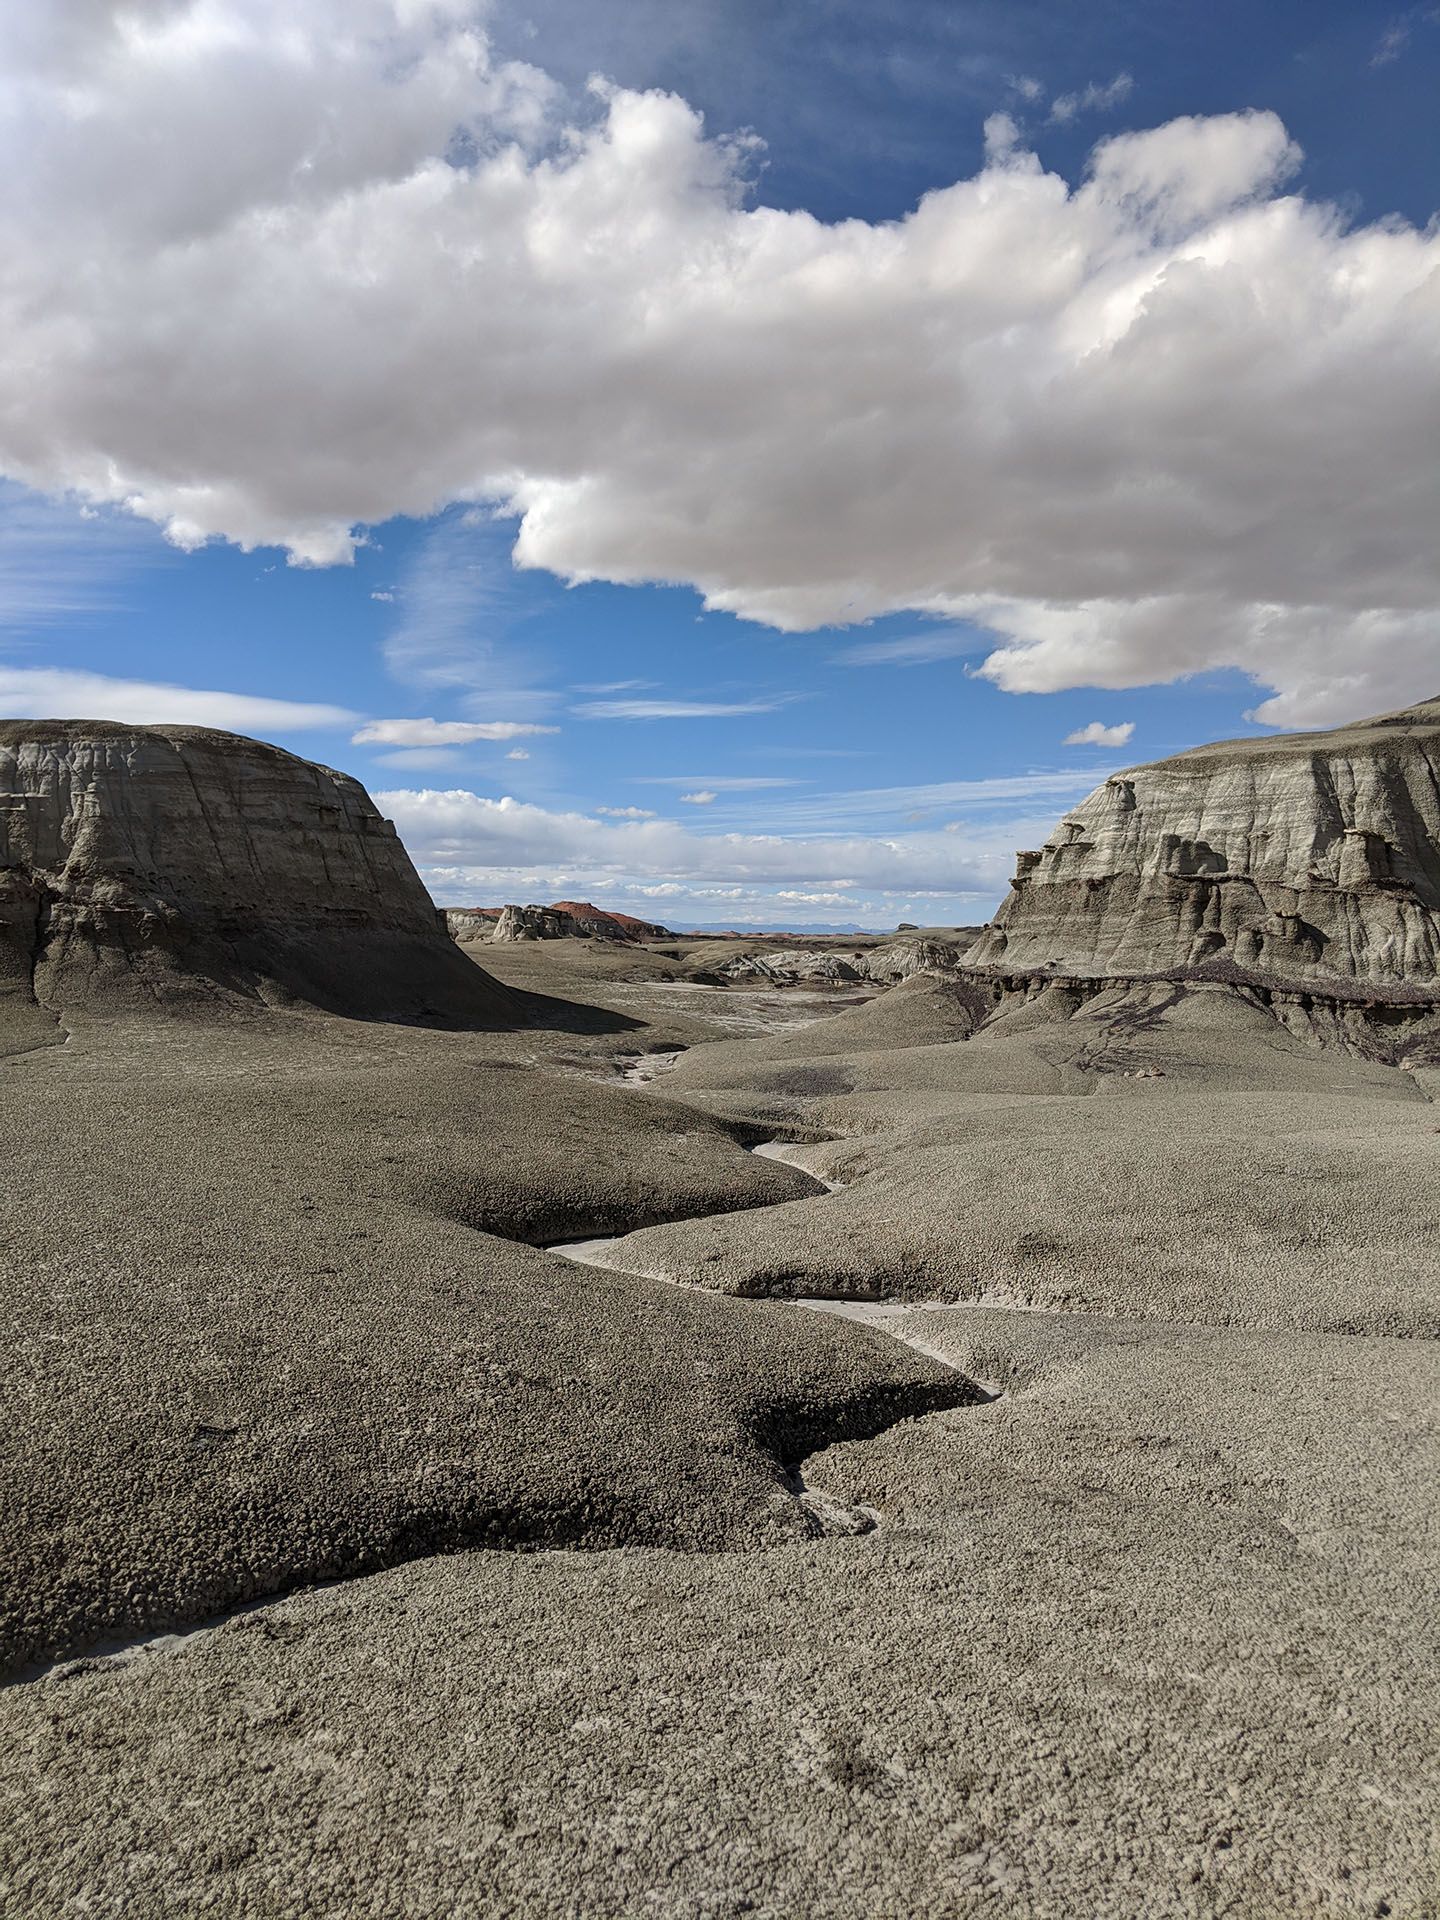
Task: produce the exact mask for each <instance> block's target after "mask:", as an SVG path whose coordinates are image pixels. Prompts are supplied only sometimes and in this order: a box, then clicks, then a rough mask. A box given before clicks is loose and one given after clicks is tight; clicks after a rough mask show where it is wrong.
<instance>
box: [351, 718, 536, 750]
mask: <svg viewBox="0 0 1440 1920" xmlns="http://www.w3.org/2000/svg"><path fill="white" fill-rule="evenodd" d="M559 731H560V729H559V728H558V727H542V726H537V725H536V724H535V723H534V722H532V721H529V720H367V721H366V722H365V724H364V726H363V727H361V728H359V729H358V731H357V732H355V733H352V734H351V736H350V744H351V745H352V746H355V747H371V746H384V747H466V746H470V745H471V744H472V743H473V742H474V741H476V740H518V739H519V738H520V737H521V736H522V735H523V734H529V733H558V732H559ZM512 757H513V756H512ZM520 757H521V759H522V760H523V759H524V758H525V755H524V754H523V753H522V754H521V756H520Z"/></svg>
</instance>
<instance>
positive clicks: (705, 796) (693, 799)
mask: <svg viewBox="0 0 1440 1920" xmlns="http://www.w3.org/2000/svg"><path fill="white" fill-rule="evenodd" d="M715 798H716V796H715V795H714V794H713V793H712V792H711V791H710V790H709V789H708V788H702V789H701V790H700V791H699V792H698V793H682V794H681V796H680V800H681V804H682V805H684V806H687V807H712V806H714V804H715Z"/></svg>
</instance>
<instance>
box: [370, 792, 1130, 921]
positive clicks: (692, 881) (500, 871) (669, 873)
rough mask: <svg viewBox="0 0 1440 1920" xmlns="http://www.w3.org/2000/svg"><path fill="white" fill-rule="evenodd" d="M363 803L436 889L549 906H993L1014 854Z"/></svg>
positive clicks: (443, 801)
mask: <svg viewBox="0 0 1440 1920" xmlns="http://www.w3.org/2000/svg"><path fill="white" fill-rule="evenodd" d="M1092 778H1093V776H1092ZM375 799H376V803H377V804H378V805H379V806H380V807H381V808H382V809H383V810H384V811H385V813H386V814H388V815H389V816H390V818H392V819H393V820H394V822H395V824H396V826H397V828H398V829H399V831H400V835H401V837H402V839H403V840H404V841H405V844H406V846H407V847H408V849H409V851H410V854H411V856H412V858H413V859H414V860H415V861H416V862H417V864H419V865H420V866H421V867H422V869H424V870H425V872H426V878H427V881H431V882H432V886H433V885H439V886H442V887H443V888H444V889H446V890H449V889H450V888H451V887H452V886H460V887H462V888H463V889H468V890H469V891H471V892H475V891H476V890H477V889H478V890H479V891H487V890H488V891H492V892H498V891H503V890H504V889H505V888H506V887H507V886H512V885H513V886H517V887H521V888H522V889H523V888H524V887H527V886H528V887H530V888H532V889H535V890H538V892H540V893H545V895H546V897H547V898H550V897H562V895H563V891H564V890H565V889H566V888H569V887H574V886H579V887H584V888H585V889H587V890H589V891H591V892H593V893H594V894H595V895H596V896H602V895H603V896H604V897H605V898H607V899H611V900H613V899H614V897H615V895H616V894H617V893H619V892H621V891H624V892H627V893H633V892H635V891H636V890H637V889H639V888H641V887H651V888H653V887H656V886H661V887H665V888H677V889H683V890H684V891H685V893H686V895H687V897H688V896H689V895H691V894H693V893H695V892H696V891H697V890H698V889H700V888H705V887H717V886H719V887H725V886H730V887H738V888H741V889H742V890H746V891H748V892H749V893H750V894H751V895H752V896H755V895H756V891H757V889H758V890H763V891H764V892H766V893H767V894H771V895H773V892H774V890H775V889H777V888H782V887H783V888H807V889H810V888H816V887H819V888H823V889H826V890H830V891H834V890H836V889H838V888H841V887H845V888H865V889H870V890H872V891H875V892H878V893H880V894H882V895H883V896H886V897H888V896H891V895H895V894H898V893H903V894H905V895H906V896H907V897H908V896H919V895H923V894H940V895H947V896H953V895H956V894H965V893H975V894H978V895H979V896H981V897H983V898H984V899H987V900H995V899H998V898H999V896H1000V895H1001V894H1002V893H1003V892H1004V890H1005V886H1006V884H1007V882H1008V880H1009V875H1010V870H1011V866H1012V863H1013V858H1014V855H1013V847H1014V837H1013V832H1012V831H1011V829H1010V828H1008V827H1007V828H1005V829H1002V830H999V831H989V832H987V831H985V830H983V829H982V830H978V831H974V832H972V833H971V834H970V835H969V836H968V837H967V838H965V839H963V840H962V839H960V838H959V837H958V836H955V835H946V834H943V833H904V834H896V835H886V836H883V837H879V836H877V837H866V836H857V835H850V834H820V835H793V836H792V835H784V834H775V833H715V832H697V831H696V830H695V829H694V828H691V827H689V826H682V825H681V824H680V823H679V822H678V821H673V820H653V819H651V820H633V821H631V820H627V821H625V822H623V823H612V822H611V821H609V820H596V819H594V818H592V817H591V816H589V815H587V814H581V813H556V812H551V811H549V810H547V809H546V808H543V807H538V806H533V805H531V804H529V803H528V802H525V801H520V800H515V799H511V798H508V797H507V798H505V799H500V800H491V799H486V798H484V797H482V796H481V795H479V794H475V793H471V792H468V791H466V790H464V789H454V790H450V791H442V790H437V789H434V788H429V789H421V790H414V789H400V790H397V791H392V792H384V793H377V794H376V796H375ZM434 875H440V876H442V878H441V879H440V881H439V882H435V881H434V880H433V876H434ZM456 875H459V876H461V879H459V880H456V879H455V878H454V876H456ZM447 876H448V877H447Z"/></svg>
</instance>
